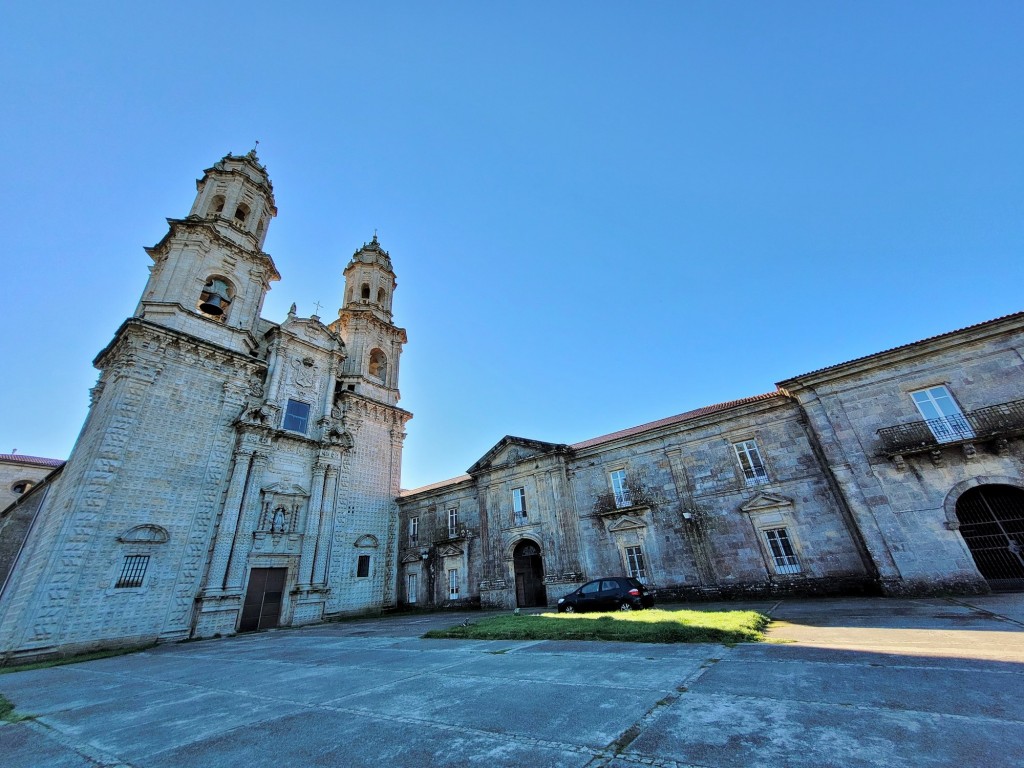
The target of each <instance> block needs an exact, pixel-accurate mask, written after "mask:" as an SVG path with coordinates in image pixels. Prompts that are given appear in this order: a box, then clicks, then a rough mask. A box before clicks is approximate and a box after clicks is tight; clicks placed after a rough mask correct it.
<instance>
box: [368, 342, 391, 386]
mask: <svg viewBox="0 0 1024 768" xmlns="http://www.w3.org/2000/svg"><path fill="white" fill-rule="evenodd" d="M367 370H368V372H369V374H370V375H371V376H373V377H374V378H375V379H380V380H381V381H384V378H385V377H386V376H387V372H388V358H387V356H386V355H385V354H384V353H383V352H382V351H381V350H379V349H375V350H373V351H372V352H370V364H369V365H368V366H367Z"/></svg>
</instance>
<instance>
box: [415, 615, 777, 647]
mask: <svg viewBox="0 0 1024 768" xmlns="http://www.w3.org/2000/svg"><path fill="white" fill-rule="evenodd" d="M768 622H769V618H768V617H767V616H765V615H764V614H761V613H757V612H756V611H662V610H657V609H653V610H646V611H631V612H629V613H623V612H615V613H587V614H582V615H581V614H578V613H571V614H566V613H542V614H540V615H526V614H523V615H519V616H496V617H494V618H489V619H481V620H480V621H475V622H471V623H470V624H468V625H466V626H461V625H460V626H454V627H449V628H448V629H433V630H431V631H430V632H427V634H425V635H423V637H426V638H455V639H466V640H614V641H619V642H633V643H744V642H759V641H761V640H763V639H764V630H765V627H767V626H768Z"/></svg>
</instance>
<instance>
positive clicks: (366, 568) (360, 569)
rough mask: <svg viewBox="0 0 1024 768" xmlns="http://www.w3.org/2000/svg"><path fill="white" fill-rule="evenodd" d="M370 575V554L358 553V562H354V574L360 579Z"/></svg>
mask: <svg viewBox="0 0 1024 768" xmlns="http://www.w3.org/2000/svg"><path fill="white" fill-rule="evenodd" d="M369 575H370V556H369V555H360V556H359V562H358V563H356V576H357V577H358V578H360V579H365V578H366V577H367V576H369Z"/></svg>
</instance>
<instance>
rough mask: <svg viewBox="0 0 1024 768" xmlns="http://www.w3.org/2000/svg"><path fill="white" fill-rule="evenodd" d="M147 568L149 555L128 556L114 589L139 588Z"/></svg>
mask: <svg viewBox="0 0 1024 768" xmlns="http://www.w3.org/2000/svg"><path fill="white" fill-rule="evenodd" d="M148 567H149V555H128V556H127V557H126V558H125V559H124V567H122V568H121V578H119V579H118V580H117V584H115V585H114V587H115V588H116V589H129V588H132V587H141V586H142V580H143V579H144V578H145V577H146V568H148Z"/></svg>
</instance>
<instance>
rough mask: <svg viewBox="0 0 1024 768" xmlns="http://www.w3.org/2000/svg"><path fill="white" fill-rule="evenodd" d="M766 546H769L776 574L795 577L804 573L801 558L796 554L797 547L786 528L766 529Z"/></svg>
mask: <svg viewBox="0 0 1024 768" xmlns="http://www.w3.org/2000/svg"><path fill="white" fill-rule="evenodd" d="M761 533H762V534H764V541H765V544H766V545H767V546H768V554H769V555H770V556H771V558H772V564H773V565H774V566H775V572H776V573H777V574H779V575H781V576H793V575H796V574H798V573H803V567H802V566H801V565H800V558H799V557H798V556H797V554H796V547H795V546H793V540H792V538H791V537H790V535H789V529H788V528H785V527H776V528H765V529H764V530H763V531H762V532H761Z"/></svg>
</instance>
